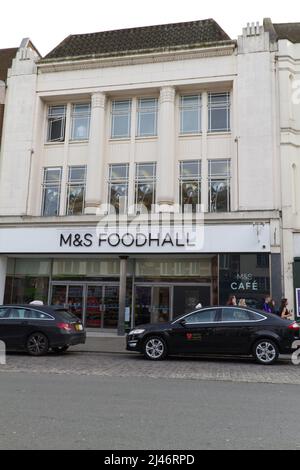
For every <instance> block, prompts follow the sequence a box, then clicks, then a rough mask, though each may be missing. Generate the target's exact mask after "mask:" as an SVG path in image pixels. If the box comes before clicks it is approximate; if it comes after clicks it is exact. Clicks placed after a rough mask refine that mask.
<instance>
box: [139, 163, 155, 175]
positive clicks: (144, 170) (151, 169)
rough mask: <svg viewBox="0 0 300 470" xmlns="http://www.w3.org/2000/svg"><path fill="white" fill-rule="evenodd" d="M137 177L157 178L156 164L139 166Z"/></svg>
mask: <svg viewBox="0 0 300 470" xmlns="http://www.w3.org/2000/svg"><path fill="white" fill-rule="evenodd" d="M137 177H138V178H139V179H141V178H155V177H156V164H155V163H146V164H144V163H141V164H138V165H137Z"/></svg>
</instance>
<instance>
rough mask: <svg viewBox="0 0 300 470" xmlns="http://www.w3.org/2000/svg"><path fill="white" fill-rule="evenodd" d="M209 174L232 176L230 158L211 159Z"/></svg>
mask: <svg viewBox="0 0 300 470" xmlns="http://www.w3.org/2000/svg"><path fill="white" fill-rule="evenodd" d="M209 175H210V176H211V177H212V176H230V160H210V161H209Z"/></svg>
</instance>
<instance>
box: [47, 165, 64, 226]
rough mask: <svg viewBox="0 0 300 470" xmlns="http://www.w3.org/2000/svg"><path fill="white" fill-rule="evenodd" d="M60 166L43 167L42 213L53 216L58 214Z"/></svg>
mask: <svg viewBox="0 0 300 470" xmlns="http://www.w3.org/2000/svg"><path fill="white" fill-rule="evenodd" d="M61 174H62V169H61V168H45V169H44V181H43V203H42V215H43V216H44V217H53V216H57V215H59V207H60V190H61Z"/></svg>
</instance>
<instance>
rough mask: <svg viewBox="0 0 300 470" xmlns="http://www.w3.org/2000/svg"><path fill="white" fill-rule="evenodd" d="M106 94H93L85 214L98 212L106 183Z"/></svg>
mask: <svg viewBox="0 0 300 470" xmlns="http://www.w3.org/2000/svg"><path fill="white" fill-rule="evenodd" d="M105 98H106V97H105V94H104V93H100V92H99V93H95V94H93V95H92V104H91V127H90V142H89V154H88V167H87V180H86V202H85V214H91V215H93V214H96V213H97V210H98V209H99V207H100V205H101V203H102V201H101V194H102V188H103V184H104V175H103V168H104V145H105Z"/></svg>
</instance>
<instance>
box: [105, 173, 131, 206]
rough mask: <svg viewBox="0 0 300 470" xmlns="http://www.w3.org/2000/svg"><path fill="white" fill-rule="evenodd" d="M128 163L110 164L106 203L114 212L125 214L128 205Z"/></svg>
mask: <svg viewBox="0 0 300 470" xmlns="http://www.w3.org/2000/svg"><path fill="white" fill-rule="evenodd" d="M128 184H129V165H128V164H125V165H110V166H109V183H108V194H109V200H108V203H109V205H110V208H111V210H112V208H113V209H114V211H115V213H116V214H125V213H126V211H127V206H128Z"/></svg>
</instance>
